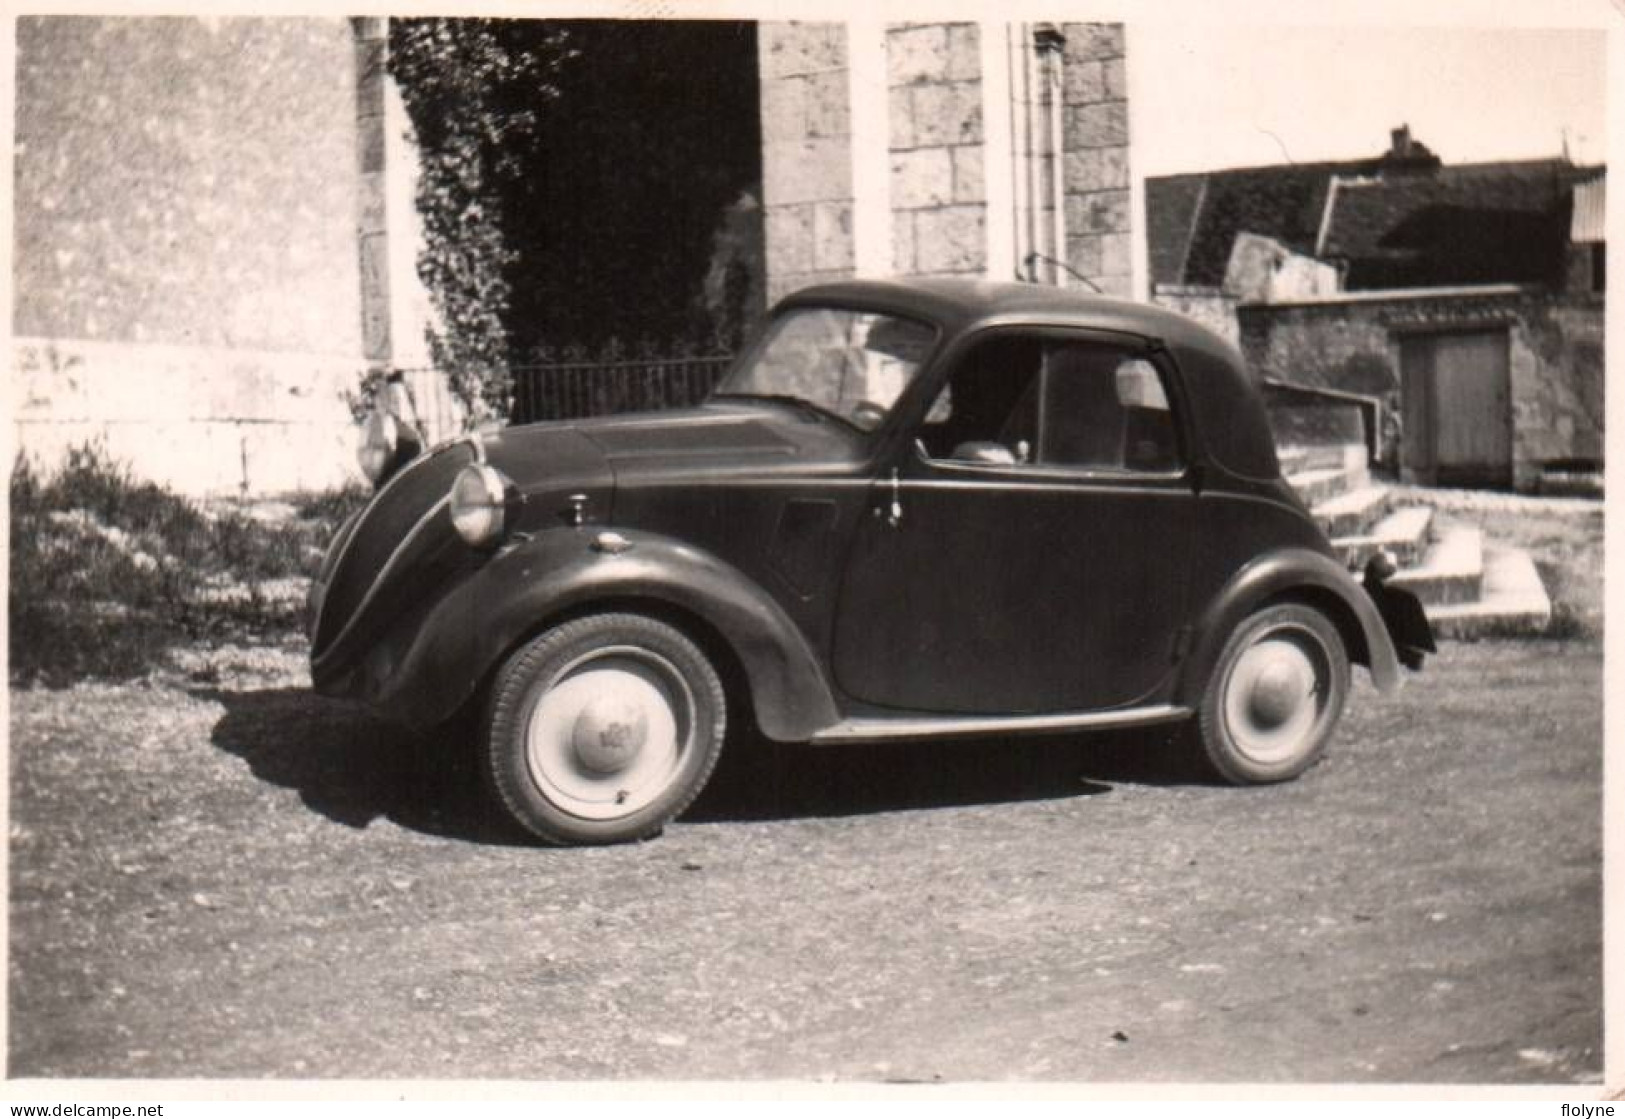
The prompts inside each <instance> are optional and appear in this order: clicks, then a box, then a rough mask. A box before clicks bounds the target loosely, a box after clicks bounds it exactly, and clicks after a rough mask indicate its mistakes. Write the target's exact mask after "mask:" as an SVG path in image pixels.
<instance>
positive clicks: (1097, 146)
mask: <svg viewBox="0 0 1625 1119" xmlns="http://www.w3.org/2000/svg"><path fill="white" fill-rule="evenodd" d="M1062 31H1063V33H1064V34H1065V35H1066V48H1065V63H1064V71H1063V73H1064V80H1065V98H1064V103H1063V108H1062V122H1063V128H1064V136H1065V147H1066V156H1065V166H1064V176H1065V180H1064V188H1063V189H1064V194H1065V198H1066V253H1067V263H1068V264H1069V265H1071V267H1072V268H1073V269H1074V270H1075V271H1076V272H1078V273H1079V274H1080V275H1083V276H1087V277H1088V278H1089V279H1090V280H1091V281H1092V282H1093V283H1095V284H1096V285H1097V286H1098V287H1100V288H1101V289H1102V290H1104V291H1106V292H1109V293H1110V294H1113V295H1120V296H1129V295H1132V294H1133V286H1134V260H1133V247H1132V246H1133V240H1132V228H1133V217H1132V213H1131V210H1130V206H1129V129H1128V83H1127V77H1126V61H1127V60H1126V58H1125V50H1124V39H1123V25H1122V24H1120V23H1068V24H1065V25H1064V26H1063V28H1062Z"/></svg>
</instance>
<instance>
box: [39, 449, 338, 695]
mask: <svg viewBox="0 0 1625 1119" xmlns="http://www.w3.org/2000/svg"><path fill="white" fill-rule="evenodd" d="M10 491H11V572H10V574H11V582H10V587H9V589H8V596H7V606H8V609H9V610H10V618H11V629H10V642H9V649H10V657H11V670H10V675H11V681H12V682H13V683H35V682H37V683H43V684H46V685H48V686H53V687H54V686H64V685H66V684H69V683H72V682H73V681H75V680H80V679H86V678H103V679H127V678H130V677H135V676H141V675H144V674H146V673H147V672H150V671H151V670H153V669H154V668H157V667H161V666H162V665H163V663H164V662H165V660H166V657H167V654H168V652H169V650H170V649H172V648H173V647H174V646H176V645H177V644H179V643H181V642H185V641H196V640H220V639H224V638H229V637H246V638H250V639H267V638H271V639H276V638H285V637H288V636H293V635H297V634H298V633H299V632H300V630H301V622H302V618H303V613H304V610H303V602H304V588H305V586H306V585H307V582H306V581H307V580H308V579H309V577H310V576H312V575H314V574H315V570H316V565H317V564H318V563H319V562H320V560H321V550H322V546H323V545H324V544H325V543H326V541H327V540H328V539H329V538H330V537H331V535H332V533H333V532H334V531H335V530H336V529H337V527H338V524H339V523H340V521H341V520H342V519H343V517H344V516H346V515H348V513H349V512H350V511H351V510H353V509H356V508H359V507H360V505H361V504H362V503H363V502H364V501H365V494H363V493H361V492H360V491H359V490H353V489H346V490H341V491H337V492H335V493H331V494H318V495H313V496H311V497H308V498H304V499H301V502H300V503H299V504H297V505H296V506H295V515H294V516H293V517H292V518H289V519H286V520H284V521H281V522H267V521H263V520H259V519H256V518H254V517H251V516H249V515H247V514H246V513H244V512H243V511H241V510H237V509H227V510H224V511H219V512H210V511H207V510H205V509H203V508H202V507H200V506H198V505H197V504H195V503H193V502H191V501H189V500H187V499H186V498H184V497H181V496H179V495H177V494H174V493H171V492H170V491H168V490H166V489H164V488H163V487H162V486H157V485H154V484H152V483H150V482H141V481H137V480H135V479H134V478H133V477H131V475H130V472H129V470H128V468H127V467H125V466H124V465H122V464H120V463H118V462H116V461H114V460H113V459H111V458H110V457H109V456H108V455H107V453H106V452H105V451H104V450H102V449H101V448H100V447H97V446H86V447H80V448H75V449H74V450H72V451H70V452H69V454H68V456H67V459H66V461H65V462H64V463H63V465H62V467H61V469H59V470H58V471H57V472H56V473H55V474H53V475H51V476H49V477H46V476H43V475H42V474H41V473H40V472H39V471H38V470H37V469H36V468H35V467H34V465H33V464H32V463H31V462H30V461H29V460H27V459H26V458H24V457H22V456H19V457H18V458H17V460H16V462H15V464H14V466H13V468H12V474H11V487H10Z"/></svg>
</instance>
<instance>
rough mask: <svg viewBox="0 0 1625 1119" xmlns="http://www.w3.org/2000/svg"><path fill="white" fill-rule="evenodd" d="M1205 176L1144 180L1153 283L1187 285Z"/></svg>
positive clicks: (1176, 176) (1205, 183) (1177, 176)
mask: <svg viewBox="0 0 1625 1119" xmlns="http://www.w3.org/2000/svg"><path fill="white" fill-rule="evenodd" d="M1206 185H1207V176H1206V175H1169V176H1168V177H1167V178H1162V179H1147V180H1146V181H1145V200H1146V201H1145V220H1146V224H1147V225H1148V226H1150V237H1149V240H1148V244H1149V246H1150V252H1151V261H1150V262H1151V280H1152V282H1153V283H1158V284H1181V283H1184V282H1185V281H1184V275H1185V258H1186V256H1187V255H1188V254H1189V252H1190V247H1191V231H1192V229H1193V227H1194V226H1195V222H1196V214H1197V211H1198V210H1199V209H1200V208H1201V205H1202V194H1203V188H1204V187H1205V186H1206Z"/></svg>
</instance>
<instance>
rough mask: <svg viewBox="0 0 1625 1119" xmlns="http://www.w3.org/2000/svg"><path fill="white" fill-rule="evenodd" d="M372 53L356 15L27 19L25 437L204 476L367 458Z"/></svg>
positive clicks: (146, 468) (253, 474)
mask: <svg viewBox="0 0 1625 1119" xmlns="http://www.w3.org/2000/svg"><path fill="white" fill-rule="evenodd" d="M352 52H353V42H352V36H351V30H350V25H349V23H348V22H347V21H345V20H342V19H257V18H256V19H233V18H211V19H196V18H102V17H62V16H54V17H24V18H22V19H19V20H18V22H17V75H16V144H17V156H16V167H15V188H16V194H15V197H14V223H15V224H14V229H15V241H14V256H13V284H14V293H15V296H14V304H13V308H12V330H13V334H14V336H15V339H16V342H15V345H14V352H13V370H14V376H13V402H14V410H13V415H14V420H15V429H14V430H15V434H16V437H17V441H18V443H19V445H20V447H21V449H23V450H24V451H25V452H28V453H30V454H33V455H34V456H35V457H36V458H38V459H39V460H41V462H42V464H45V465H49V464H50V463H51V462H52V461H54V460H55V459H56V457H57V456H58V455H59V454H60V453H61V451H62V450H63V448H64V447H66V446H68V445H72V444H73V443H76V442H84V441H87V440H100V441H101V442H102V443H103V444H104V445H105V446H106V447H107V449H108V450H109V451H110V452H111V453H112V454H113V455H115V456H116V457H119V458H122V459H124V460H126V461H127V462H129V463H130V464H131V465H132V467H133V468H134V469H135V470H136V472H137V473H138V474H141V475H144V476H147V477H152V478H156V479H158V480H162V481H166V482H169V483H171V484H173V485H175V486H176V487H177V488H179V489H182V490H184V491H187V492H194V493H211V492H242V491H243V490H244V489H245V488H246V489H248V490H257V491H264V490H272V489H277V488H285V487H286V486H288V485H291V484H295V483H297V484H300V485H326V484H333V483H337V482H339V481H342V480H343V479H344V478H345V477H347V476H348V474H349V472H350V471H351V469H352V463H353V453H352V450H351V443H352V435H351V429H352V424H351V419H350V415H349V410H348V408H347V406H346V404H345V399H344V393H345V391H346V390H348V389H351V388H353V387H354V386H355V384H356V380H357V377H358V376H359V373H360V370H361V368H362V360H361V358H362V353H361V314H360V302H359V290H360V287H359V280H358V268H357V247H356V215H357V196H356V161H357V154H356V124H355V122H356V108H355V83H354V77H353V74H354V70H353V62H354V59H353V53H352ZM138 417H139V419H140V421H141V422H137V420H138Z"/></svg>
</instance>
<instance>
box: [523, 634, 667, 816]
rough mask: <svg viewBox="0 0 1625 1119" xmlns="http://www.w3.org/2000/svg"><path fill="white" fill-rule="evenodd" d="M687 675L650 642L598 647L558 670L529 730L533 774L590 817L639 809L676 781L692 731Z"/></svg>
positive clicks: (551, 794)
mask: <svg viewBox="0 0 1625 1119" xmlns="http://www.w3.org/2000/svg"><path fill="white" fill-rule="evenodd" d="M693 712H694V698H693V695H692V694H691V693H690V692H689V690H688V685H687V684H686V683H684V681H683V677H682V674H681V673H679V672H678V671H677V669H676V668H675V667H674V666H673V665H672V664H671V663H670V662H669V661H667V660H666V659H665V658H664V657H661V656H660V655H658V654H656V653H653V652H650V651H649V650H647V649H641V648H635V647H616V648H610V649H601V650H596V651H594V652H592V653H589V654H587V655H586V656H584V657H580V658H578V659H577V660H575V661H572V662H571V663H570V664H569V665H567V666H566V667H565V668H564V670H563V671H562V672H560V673H559V674H558V675H557V676H556V677H554V679H553V682H552V683H551V684H550V685H549V686H548V688H547V690H546V691H545V692H543V693H542V696H541V698H540V699H539V700H538V701H537V702H536V705H535V707H534V708H532V710H531V712H530V716H529V719H528V721H527V723H526V728H525V745H526V758H527V760H528V762H529V765H530V774H531V778H532V779H533V780H534V781H535V782H536V784H537V786H538V787H539V788H540V789H541V791H542V792H543V793H544V794H545V795H546V796H547V797H548V799H550V800H552V801H553V802H554V803H555V804H557V805H559V807H561V808H563V809H565V810H566V811H568V812H571V813H574V814H575V815H577V816H581V817H583V818H584V819H591V820H607V819H615V818H618V817H621V816H625V815H628V814H630V813H632V812H636V811H638V810H639V809H641V808H643V807H645V806H646V805H648V804H649V803H651V802H652V801H654V800H655V799H656V798H657V797H659V795H660V794H661V793H662V792H663V791H664V790H665V789H666V788H668V787H669V785H670V783H671V781H672V779H673V778H674V777H675V775H676V773H677V770H678V768H679V766H680V765H681V763H682V760H683V758H684V756H685V755H686V754H687V751H688V747H689V743H690V738H691V736H692V733H693V721H694V719H693Z"/></svg>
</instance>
